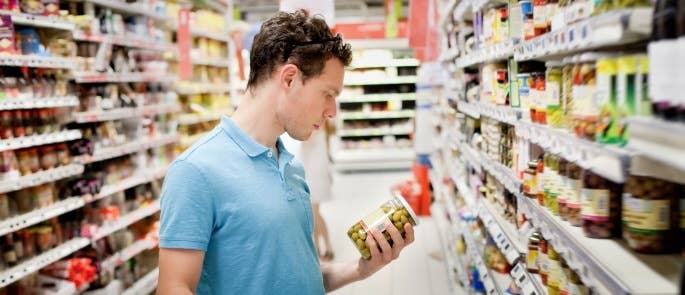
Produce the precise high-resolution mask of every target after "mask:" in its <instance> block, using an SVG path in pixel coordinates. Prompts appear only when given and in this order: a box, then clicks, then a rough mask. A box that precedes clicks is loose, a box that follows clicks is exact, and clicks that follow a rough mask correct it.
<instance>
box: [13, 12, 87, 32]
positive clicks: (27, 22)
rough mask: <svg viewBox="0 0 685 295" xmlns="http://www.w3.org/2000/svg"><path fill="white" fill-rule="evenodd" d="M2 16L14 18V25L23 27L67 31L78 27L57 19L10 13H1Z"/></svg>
mask: <svg viewBox="0 0 685 295" xmlns="http://www.w3.org/2000/svg"><path fill="white" fill-rule="evenodd" d="M0 15H10V16H12V23H14V24H15V25H21V26H29V27H38V28H50V29H56V30H65V31H73V30H74V28H75V27H76V26H75V25H74V23H72V22H69V21H67V20H64V19H61V18H57V17H48V16H42V15H34V14H27V13H17V12H9V11H0Z"/></svg>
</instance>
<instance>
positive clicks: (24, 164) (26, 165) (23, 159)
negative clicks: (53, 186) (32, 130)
mask: <svg viewBox="0 0 685 295" xmlns="http://www.w3.org/2000/svg"><path fill="white" fill-rule="evenodd" d="M17 159H18V160H19V171H21V175H28V174H31V171H32V169H31V153H29V150H28V149H23V150H18V151H17Z"/></svg>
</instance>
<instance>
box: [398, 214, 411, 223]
mask: <svg viewBox="0 0 685 295" xmlns="http://www.w3.org/2000/svg"><path fill="white" fill-rule="evenodd" d="M400 222H402V224H405V223H407V222H409V219H408V218H407V216H404V215H403V216H402V217H401V218H400Z"/></svg>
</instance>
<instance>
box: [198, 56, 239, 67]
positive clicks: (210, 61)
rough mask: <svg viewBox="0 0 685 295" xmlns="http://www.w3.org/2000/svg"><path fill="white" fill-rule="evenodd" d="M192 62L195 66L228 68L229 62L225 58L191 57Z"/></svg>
mask: <svg viewBox="0 0 685 295" xmlns="http://www.w3.org/2000/svg"><path fill="white" fill-rule="evenodd" d="M192 64H193V65H196V66H210V67H223V68H228V66H229V65H230V64H231V62H230V61H229V60H228V59H225V58H193V60H192Z"/></svg>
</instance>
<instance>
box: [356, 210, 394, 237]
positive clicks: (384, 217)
mask: <svg viewBox="0 0 685 295" xmlns="http://www.w3.org/2000/svg"><path fill="white" fill-rule="evenodd" d="M391 212H392V211H391ZM389 214H391V213H385V212H384V211H383V208H378V209H376V210H375V211H373V212H371V214H369V215H367V216H366V217H364V218H362V220H361V225H362V228H363V229H364V230H365V231H367V232H369V231H372V230H373V229H377V230H378V231H379V232H384V231H385V229H386V228H388V227H390V226H393V224H392V222H391V221H390V218H388V216H389Z"/></svg>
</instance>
